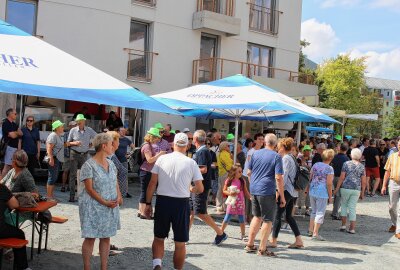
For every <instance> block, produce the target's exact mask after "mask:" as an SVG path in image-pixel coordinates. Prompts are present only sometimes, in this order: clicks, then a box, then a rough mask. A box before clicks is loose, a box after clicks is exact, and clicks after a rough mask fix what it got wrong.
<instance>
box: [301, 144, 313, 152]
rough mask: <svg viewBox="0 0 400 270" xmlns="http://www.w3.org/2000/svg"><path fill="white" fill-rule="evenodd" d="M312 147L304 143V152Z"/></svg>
mask: <svg viewBox="0 0 400 270" xmlns="http://www.w3.org/2000/svg"><path fill="white" fill-rule="evenodd" d="M311 150H312V149H311V147H310V146H309V145H304V147H303V152H304V151H311Z"/></svg>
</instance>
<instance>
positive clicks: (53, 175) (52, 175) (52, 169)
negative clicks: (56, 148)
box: [47, 158, 61, 186]
mask: <svg viewBox="0 0 400 270" xmlns="http://www.w3.org/2000/svg"><path fill="white" fill-rule="evenodd" d="M60 167H61V163H60V161H58V159H57V158H54V166H50V165H49V168H48V170H49V177H48V179H47V184H48V185H51V186H52V185H54V184H55V183H56V182H57V179H58V172H59V171H60Z"/></svg>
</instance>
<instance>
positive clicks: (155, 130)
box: [147, 127, 161, 138]
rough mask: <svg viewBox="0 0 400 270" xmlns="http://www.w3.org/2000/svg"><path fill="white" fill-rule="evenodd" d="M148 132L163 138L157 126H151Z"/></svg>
mask: <svg viewBox="0 0 400 270" xmlns="http://www.w3.org/2000/svg"><path fill="white" fill-rule="evenodd" d="M147 134H150V135H153V136H156V137H158V138H161V136H160V131H159V130H158V128H155V127H152V128H150V129H149V131H147Z"/></svg>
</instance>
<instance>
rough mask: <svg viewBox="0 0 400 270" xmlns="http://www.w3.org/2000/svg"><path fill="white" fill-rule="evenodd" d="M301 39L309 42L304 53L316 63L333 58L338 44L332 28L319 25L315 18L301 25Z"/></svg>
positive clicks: (328, 25)
mask: <svg viewBox="0 0 400 270" xmlns="http://www.w3.org/2000/svg"><path fill="white" fill-rule="evenodd" d="M301 39H305V40H307V41H308V42H310V45H309V46H307V47H306V48H305V49H304V53H305V54H306V55H307V56H308V57H309V58H310V59H312V60H314V61H317V62H320V61H321V60H323V59H326V58H329V57H331V56H333V55H332V54H333V52H334V49H335V47H336V45H337V44H338V43H339V38H337V36H336V33H335V31H334V30H333V28H332V26H331V25H330V24H327V23H321V22H319V21H317V20H316V19H315V18H312V19H309V20H306V21H304V22H302V23H301Z"/></svg>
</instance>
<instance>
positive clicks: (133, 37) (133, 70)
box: [128, 21, 153, 80]
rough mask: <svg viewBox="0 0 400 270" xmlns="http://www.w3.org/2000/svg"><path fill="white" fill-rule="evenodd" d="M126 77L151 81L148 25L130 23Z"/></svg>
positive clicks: (136, 22)
mask: <svg viewBox="0 0 400 270" xmlns="http://www.w3.org/2000/svg"><path fill="white" fill-rule="evenodd" d="M129 48H130V50H129V62H128V77H131V78H134V79H143V80H149V79H151V64H152V56H153V54H152V52H150V51H149V24H147V23H142V22H138V21H131V30H130V35H129Z"/></svg>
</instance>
